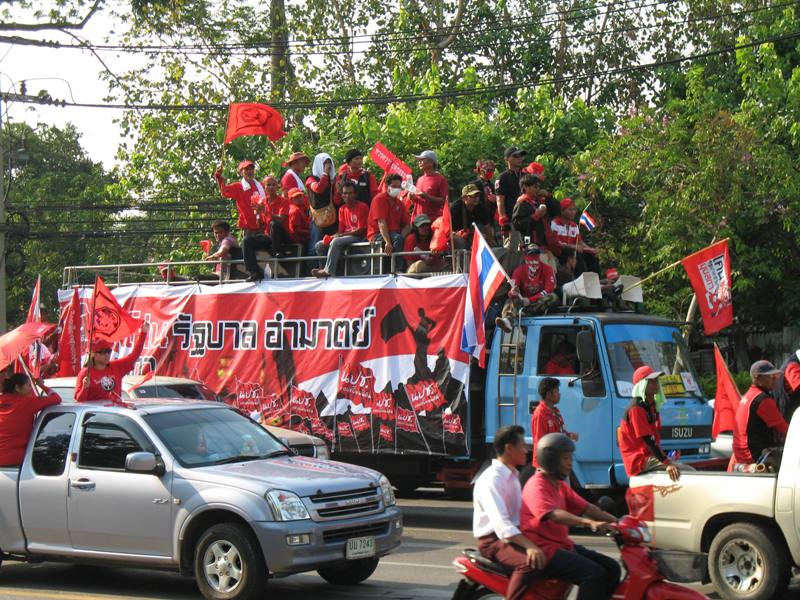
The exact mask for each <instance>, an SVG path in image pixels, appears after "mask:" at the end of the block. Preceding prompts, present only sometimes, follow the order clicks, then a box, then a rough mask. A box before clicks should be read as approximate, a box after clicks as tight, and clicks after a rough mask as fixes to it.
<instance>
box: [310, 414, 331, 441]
mask: <svg viewBox="0 0 800 600" xmlns="http://www.w3.org/2000/svg"><path fill="white" fill-rule="evenodd" d="M311 433H313V434H314V435H318V436H319V437H322V438H325V439H326V440H328V441H331V440H333V430H332V429H330V427H328V426H327V425H325V423H323V422H322V420H321V419H311Z"/></svg>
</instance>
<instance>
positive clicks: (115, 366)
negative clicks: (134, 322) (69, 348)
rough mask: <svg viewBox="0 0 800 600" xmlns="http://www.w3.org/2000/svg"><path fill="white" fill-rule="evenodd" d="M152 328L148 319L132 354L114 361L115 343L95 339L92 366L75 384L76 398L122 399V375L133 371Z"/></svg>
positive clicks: (83, 370) (83, 400)
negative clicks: (113, 345) (112, 358)
mask: <svg viewBox="0 0 800 600" xmlns="http://www.w3.org/2000/svg"><path fill="white" fill-rule="evenodd" d="M149 329H150V326H149V325H148V323H147V321H144V322H143V323H142V330H141V333H139V337H138V339H137V340H136V345H135V346H134V347H133V350H131V353H130V354H128V355H127V356H125V357H124V358H119V359H117V360H110V359H111V348H112V344H110V343H109V342H106V341H101V340H96V341H94V342H92V352H91V355H90V357H89V365H88V366H86V367H84V368H83V369H81V371H80V372H79V373H78V377H77V382H76V384H75V400H76V401H77V402H89V401H91V400H110V401H111V402H120V401H121V400H122V378H123V377H125V375H127V374H128V373H130V372H131V370H132V369H133V366H134V365H135V364H136V360H137V359H138V358H139V356H140V355H141V354H142V350H143V349H144V342H145V339H147V332H148V330H149Z"/></svg>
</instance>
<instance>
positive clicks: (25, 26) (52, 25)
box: [0, 0, 103, 31]
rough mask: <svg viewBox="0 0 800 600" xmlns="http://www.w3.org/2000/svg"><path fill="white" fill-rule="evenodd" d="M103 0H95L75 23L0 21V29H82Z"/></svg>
mask: <svg viewBox="0 0 800 600" xmlns="http://www.w3.org/2000/svg"><path fill="white" fill-rule="evenodd" d="M102 3H103V0H95V2H94V4H92V8H90V9H89V12H88V13H86V16H85V17H83V19H81V20H80V21H78V22H77V23H70V22H69V21H50V22H49V23H0V31H44V30H46V29H59V30H63V29H83V28H84V27H85V26H86V24H87V23H88V22H89V19H91V18H92V17H93V16H94V13H96V12H97V11H98V10H99V9H100V5H101V4H102Z"/></svg>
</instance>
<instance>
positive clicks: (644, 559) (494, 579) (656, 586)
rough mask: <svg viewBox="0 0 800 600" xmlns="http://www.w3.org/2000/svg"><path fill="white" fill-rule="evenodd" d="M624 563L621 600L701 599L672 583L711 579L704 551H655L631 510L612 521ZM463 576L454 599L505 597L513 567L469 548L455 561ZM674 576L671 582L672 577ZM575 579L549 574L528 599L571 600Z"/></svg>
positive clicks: (494, 599) (618, 596)
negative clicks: (630, 513) (569, 597)
mask: <svg viewBox="0 0 800 600" xmlns="http://www.w3.org/2000/svg"><path fill="white" fill-rule="evenodd" d="M609 535H610V536H611V537H613V538H614V541H616V543H617V547H618V548H619V550H620V555H621V556H622V562H623V564H624V565H625V575H624V576H623V578H622V580H621V581H620V583H619V585H618V586H617V589H616V590H615V591H614V595H613V596H612V598H615V599H620V600H699V599H701V598H707V596H704V595H703V594H701V593H699V592H696V591H694V590H691V589H689V588H687V587H684V586H682V585H678V584H677V583H673V582H676V581H678V582H683V583H689V582H692V581H706V580H707V569H708V561H707V557H706V556H705V555H703V554H696V553H692V552H672V551H663V550H653V549H650V548H648V547H647V546H646V544H648V543H650V541H651V540H652V538H651V535H650V530H649V529H648V528H647V525H646V524H645V523H644V522H643V521H640V520H638V519H636V518H634V517H632V516H630V515H626V516H624V517H622V518H621V519H620V520H619V521H618V522H617V523H612V524H610V531H609ZM453 565H455V567H456V570H457V571H458V572H459V573H461V575H462V577H463V579H462V580H461V581H460V582H459V584H458V587H457V588H456V591H455V593H454V594H453V598H452V600H478V598H481V599H483V600H503V598H504V597H505V592H506V589H507V588H508V578H509V574H510V573H511V570H510V569H508V568H506V567H504V566H503V565H500V564H498V563H495V562H493V561H491V560H489V559H488V558H485V557H484V556H482V555H481V554H480V553H479V552H478V551H477V550H472V549H467V550H464V552H463V554H462V555H461V556H459V557H458V558H456V559H455V560H454V561H453ZM667 580H669V581H667ZM571 589H572V584H570V583H568V582H565V581H559V580H556V579H545V578H544V577H543V578H542V579H540V580H537V582H536V583H535V584H534V585H532V586H531V587H530V588H529V590H528V593H527V594H526V596H525V600H566V598H567V597H568V595H569V593H570V590H571Z"/></svg>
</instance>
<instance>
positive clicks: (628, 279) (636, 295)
mask: <svg viewBox="0 0 800 600" xmlns="http://www.w3.org/2000/svg"><path fill="white" fill-rule="evenodd" d="M640 281H641V279H640V278H639V277H634V276H633V275H620V276H619V282H620V283H621V284H622V289H623V292H622V299H623V300H625V301H626V302H644V295H643V294H642V286H641V285H636V284H637V283H639V282H640ZM632 285H636V287H635V288H632V289H628V288H630V287H631V286H632ZM626 290H627V291H626Z"/></svg>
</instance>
